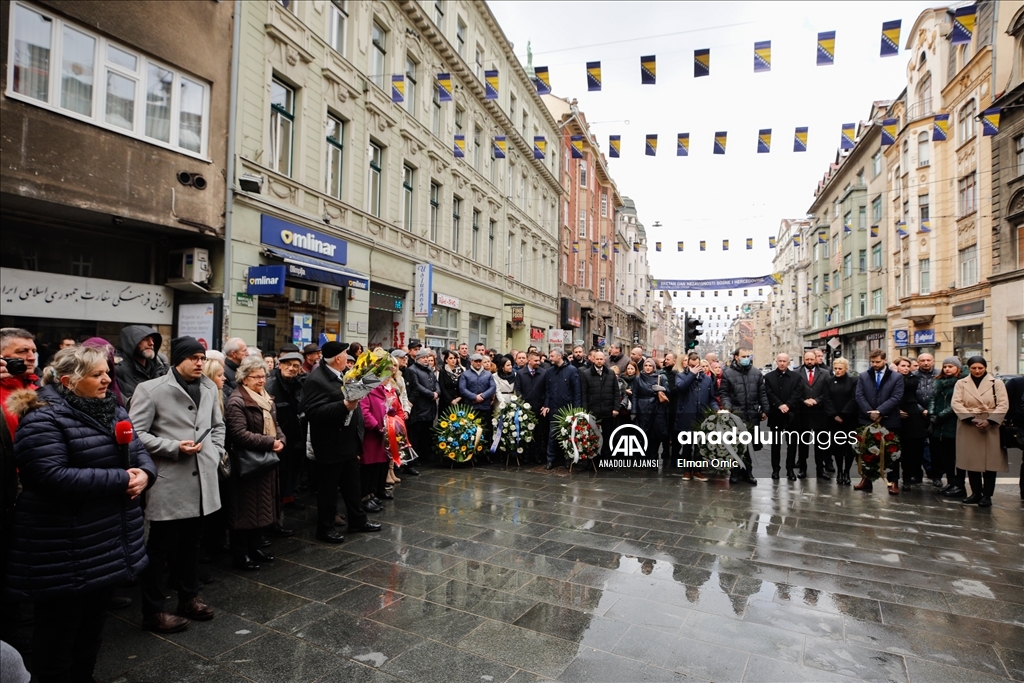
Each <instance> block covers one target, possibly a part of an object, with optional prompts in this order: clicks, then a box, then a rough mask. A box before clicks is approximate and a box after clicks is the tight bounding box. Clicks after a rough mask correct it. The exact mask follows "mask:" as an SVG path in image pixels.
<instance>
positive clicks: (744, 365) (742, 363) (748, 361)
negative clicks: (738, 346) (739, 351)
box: [740, 356, 750, 367]
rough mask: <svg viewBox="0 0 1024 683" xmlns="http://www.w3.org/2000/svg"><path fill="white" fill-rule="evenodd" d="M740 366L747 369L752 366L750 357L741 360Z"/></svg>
mask: <svg viewBox="0 0 1024 683" xmlns="http://www.w3.org/2000/svg"><path fill="white" fill-rule="evenodd" d="M740 365H742V366H743V367H747V366H748V365H750V356H747V357H746V358H740Z"/></svg>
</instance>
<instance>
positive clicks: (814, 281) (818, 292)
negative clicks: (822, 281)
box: [811, 275, 821, 294]
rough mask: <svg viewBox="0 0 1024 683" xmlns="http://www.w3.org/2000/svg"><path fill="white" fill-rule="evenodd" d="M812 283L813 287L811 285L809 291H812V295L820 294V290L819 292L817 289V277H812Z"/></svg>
mask: <svg viewBox="0 0 1024 683" xmlns="http://www.w3.org/2000/svg"><path fill="white" fill-rule="evenodd" d="M812 282H813V283H814V284H813V285H811V291H812V292H813V293H815V294H820V293H821V290H819V289H818V276H817V275H815V276H814V280H813V281H812Z"/></svg>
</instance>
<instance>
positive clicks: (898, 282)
mask: <svg viewBox="0 0 1024 683" xmlns="http://www.w3.org/2000/svg"><path fill="white" fill-rule="evenodd" d="M893 281H894V282H895V283H896V299H897V300H899V299H900V298H902V296H903V278H901V277H900V276H899V275H897V276H895V277H894V278H893Z"/></svg>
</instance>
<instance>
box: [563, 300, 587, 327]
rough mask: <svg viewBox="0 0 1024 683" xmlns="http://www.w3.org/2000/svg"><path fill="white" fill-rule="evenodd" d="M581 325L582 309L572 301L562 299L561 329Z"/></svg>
mask: <svg viewBox="0 0 1024 683" xmlns="http://www.w3.org/2000/svg"><path fill="white" fill-rule="evenodd" d="M582 324H583V309H582V308H581V307H580V305H579V304H578V303H576V302H575V301H573V300H572V299H566V298H565V297H562V327H563V328H565V329H568V328H570V327H580V326H581V325H582Z"/></svg>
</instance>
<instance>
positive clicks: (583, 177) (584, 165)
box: [580, 159, 587, 187]
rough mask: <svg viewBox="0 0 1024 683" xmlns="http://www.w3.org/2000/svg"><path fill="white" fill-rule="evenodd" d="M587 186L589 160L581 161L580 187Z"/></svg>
mask: <svg viewBox="0 0 1024 683" xmlns="http://www.w3.org/2000/svg"><path fill="white" fill-rule="evenodd" d="M586 186H587V160H586V159H580V187H586Z"/></svg>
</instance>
